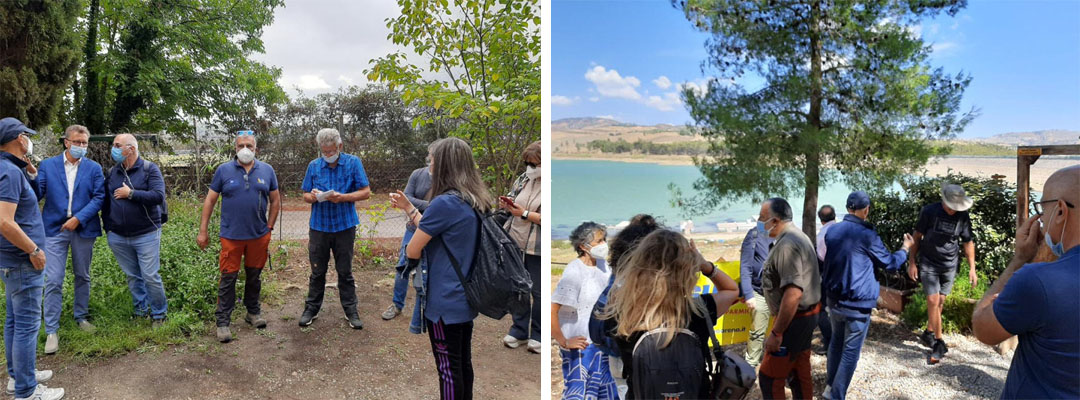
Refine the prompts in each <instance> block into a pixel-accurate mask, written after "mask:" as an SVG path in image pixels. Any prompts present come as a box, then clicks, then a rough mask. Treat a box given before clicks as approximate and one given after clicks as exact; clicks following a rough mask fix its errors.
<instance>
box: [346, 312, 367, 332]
mask: <svg viewBox="0 0 1080 400" xmlns="http://www.w3.org/2000/svg"><path fill="white" fill-rule="evenodd" d="M345 319H347V320H349V326H350V327H352V328H353V329H364V323H363V322H360V316H359V315H357V314H356V313H355V312H354V313H350V314H347V315H345Z"/></svg>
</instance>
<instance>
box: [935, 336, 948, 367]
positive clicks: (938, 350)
mask: <svg viewBox="0 0 1080 400" xmlns="http://www.w3.org/2000/svg"><path fill="white" fill-rule="evenodd" d="M946 351H949V350H948V349H947V348H946V347H945V342H944V341H941V340H938V341H936V342H934V349H933V350H931V351H930V364H937V363H939V362H941V359H943V358H945V352H946Z"/></svg>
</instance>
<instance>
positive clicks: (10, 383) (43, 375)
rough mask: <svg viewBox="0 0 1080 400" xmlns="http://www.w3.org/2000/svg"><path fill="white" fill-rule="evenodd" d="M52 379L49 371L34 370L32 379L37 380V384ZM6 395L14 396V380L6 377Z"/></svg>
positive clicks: (51, 373)
mask: <svg viewBox="0 0 1080 400" xmlns="http://www.w3.org/2000/svg"><path fill="white" fill-rule="evenodd" d="M52 377H53V372H52V370H51V369H46V370H35V371H34V378H36V379H37V381H38V383H41V382H48V381H49V379H52ZM7 394H10V395H14V394H15V378H12V377H10V376H9V377H8V380H7Z"/></svg>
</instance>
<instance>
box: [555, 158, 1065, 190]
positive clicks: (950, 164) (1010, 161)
mask: <svg viewBox="0 0 1080 400" xmlns="http://www.w3.org/2000/svg"><path fill="white" fill-rule="evenodd" d="M553 158H554V159H556V160H589V161H616V162H630V163H645V164H659V165H694V162H693V158H691V157H690V156H646V155H613V154H602V155H601V154H555V155H553ZM1076 164H1080V161H1078V160H1075V159H1061V158H1044V159H1040V160H1039V161H1038V162H1036V163H1035V164H1033V165H1032V166H1031V187H1032V189H1034V190H1036V191H1042V185H1043V182H1045V181H1046V178H1049V177H1050V174H1052V173H1054V171H1057V170H1058V169H1061V168H1064V167H1067V166H1070V165H1076ZM924 168H925V170H926V175H928V176H941V175H946V174H948V171H949V170H950V169H952V170H954V171H957V172H961V173H963V174H965V175H976V176H981V177H986V178H989V177H991V176H993V175H1004V176H1005V178H1004V179H1005V180H1006V181H1007V182H1011V183H1016V158H1014V157H944V158H939V159H931V160H930V162H928V163H927V164H926V166H925V167H924Z"/></svg>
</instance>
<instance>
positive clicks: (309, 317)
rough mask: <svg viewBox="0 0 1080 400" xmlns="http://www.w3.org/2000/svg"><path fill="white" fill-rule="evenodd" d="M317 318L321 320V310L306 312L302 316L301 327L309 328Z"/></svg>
mask: <svg viewBox="0 0 1080 400" xmlns="http://www.w3.org/2000/svg"><path fill="white" fill-rule="evenodd" d="M316 318H319V310H304V314H303V315H301V316H300V326H309V325H311V321H314V320H315V319H316Z"/></svg>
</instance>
